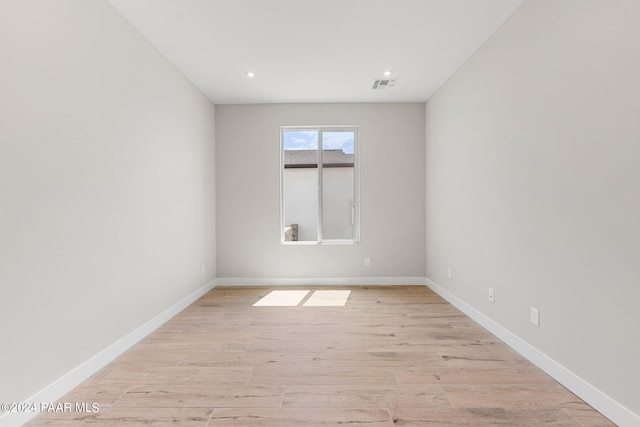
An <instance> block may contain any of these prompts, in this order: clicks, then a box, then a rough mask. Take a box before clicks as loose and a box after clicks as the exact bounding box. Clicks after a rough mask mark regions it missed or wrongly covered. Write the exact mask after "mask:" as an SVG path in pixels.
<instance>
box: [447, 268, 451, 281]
mask: <svg viewBox="0 0 640 427" xmlns="http://www.w3.org/2000/svg"><path fill="white" fill-rule="evenodd" d="M447 277H448V278H449V279H451V267H449V268H447Z"/></svg>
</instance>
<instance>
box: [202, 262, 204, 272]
mask: <svg viewBox="0 0 640 427" xmlns="http://www.w3.org/2000/svg"><path fill="white" fill-rule="evenodd" d="M202 274H204V264H202Z"/></svg>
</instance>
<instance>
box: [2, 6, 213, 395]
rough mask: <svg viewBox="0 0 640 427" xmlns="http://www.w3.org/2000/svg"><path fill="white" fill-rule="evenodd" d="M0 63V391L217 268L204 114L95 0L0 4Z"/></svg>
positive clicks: (41, 380)
mask: <svg viewBox="0 0 640 427" xmlns="http://www.w3.org/2000/svg"><path fill="white" fill-rule="evenodd" d="M0 61H1V65H0V94H1V95H0V123H1V124H0V325H2V331H3V332H2V343H1V344H0V367H1V369H0V402H20V401H22V400H24V399H26V398H28V397H29V396H31V395H33V394H35V393H36V392H38V391H39V390H40V389H41V388H43V387H45V386H47V385H49V384H50V383H52V382H53V381H54V380H56V379H58V378H60V377H61V376H62V375H64V374H66V373H67V372H69V371H70V370H71V369H72V368H74V367H76V366H78V365H80V364H81V363H83V362H84V361H86V360H87V359H89V358H90V357H91V356H93V355H95V354H96V353H98V352H100V351H101V350H103V349H104V348H105V347H107V346H109V345H110V344H112V343H113V342H115V341H116V340H118V339H120V338H121V337H123V336H124V335H126V334H127V333H129V332H130V331H132V330H133V329H135V328H137V327H139V326H140V325H142V324H143V323H144V322H146V321H148V320H149V319H150V318H152V317H153V316H155V315H156V314H158V313H159V312H161V311H163V310H165V309H166V308H167V307H169V306H171V305H173V304H174V303H176V302H177V301H178V300H180V299H181V298H183V297H185V296H186V295H188V294H190V293H191V292H193V291H194V290H195V289H197V288H199V287H200V286H202V285H203V284H205V283H207V282H209V281H211V280H213V279H214V278H215V219H214V218H215V205H214V203H215V196H214V194H215V182H214V179H215V173H214V137H215V135H214V113H215V112H214V107H213V105H212V104H211V103H210V102H209V101H208V100H207V99H205V98H204V97H203V96H202V95H201V94H200V93H199V92H198V91H197V90H196V89H195V88H194V87H193V86H192V85H191V84H190V83H189V82H188V81H187V80H186V79H185V78H184V77H183V76H182V75H181V74H180V73H179V72H178V71H177V70H176V69H175V68H174V67H173V66H171V65H170V64H169V63H168V61H167V60H166V59H165V58H164V57H162V56H161V55H160V54H159V53H158V52H157V51H156V50H155V49H154V48H153V47H152V46H151V45H150V43H149V42H148V41H146V40H145V39H144V38H143V37H142V36H141V35H140V34H139V33H137V32H136V31H135V30H134V29H133V28H132V27H131V26H130V25H129V24H128V23H127V22H126V21H125V20H124V19H123V18H122V17H121V16H120V15H119V14H118V13H117V12H116V11H115V10H114V9H113V8H112V7H111V6H109V5H108V4H107V3H106V2H104V1H99V0H92V1H84V0H58V1H55V2H52V1H48V0H20V1H3V2H0ZM203 263H204V264H206V269H207V270H206V274H204V275H203V274H201V271H200V270H201V264H203Z"/></svg>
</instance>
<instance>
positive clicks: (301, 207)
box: [282, 130, 319, 241]
mask: <svg viewBox="0 0 640 427" xmlns="http://www.w3.org/2000/svg"><path fill="white" fill-rule="evenodd" d="M318 134H319V132H318V131H317V130H283V132H282V147H283V151H284V152H283V155H284V171H283V198H284V199H283V204H284V206H283V210H284V212H283V215H284V230H283V233H284V236H285V241H295V240H297V241H317V240H318Z"/></svg>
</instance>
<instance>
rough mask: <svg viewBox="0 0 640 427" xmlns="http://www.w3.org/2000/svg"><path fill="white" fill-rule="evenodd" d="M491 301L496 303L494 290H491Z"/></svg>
mask: <svg viewBox="0 0 640 427" xmlns="http://www.w3.org/2000/svg"><path fill="white" fill-rule="evenodd" d="M489 301H491V302H496V293H495V291H494V290H493V288H489Z"/></svg>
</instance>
